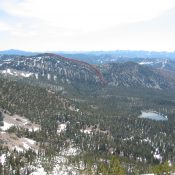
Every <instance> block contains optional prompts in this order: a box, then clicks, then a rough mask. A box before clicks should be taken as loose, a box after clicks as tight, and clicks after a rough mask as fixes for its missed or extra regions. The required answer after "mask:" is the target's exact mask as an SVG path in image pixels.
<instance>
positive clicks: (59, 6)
mask: <svg viewBox="0 0 175 175" xmlns="http://www.w3.org/2000/svg"><path fill="white" fill-rule="evenodd" d="M173 4H174V1H173V0H64V1H63V0H23V1H21V2H19V3H16V2H15V3H14V0H9V1H4V5H3V6H4V7H5V10H6V12H8V13H10V14H11V15H17V16H23V17H30V18H35V19H40V20H42V21H45V22H46V23H48V24H49V25H51V26H53V27H54V26H55V27H63V28H67V29H74V30H78V31H94V30H99V29H101V28H105V27H111V26H113V25H117V24H121V23H132V22H139V21H143V20H150V19H152V18H155V17H157V16H159V15H160V14H161V13H162V12H164V11H165V10H168V9H169V8H171V7H172V5H173Z"/></svg>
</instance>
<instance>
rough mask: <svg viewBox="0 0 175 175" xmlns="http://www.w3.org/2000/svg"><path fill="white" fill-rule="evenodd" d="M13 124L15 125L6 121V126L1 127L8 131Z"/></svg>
mask: <svg viewBox="0 0 175 175" xmlns="http://www.w3.org/2000/svg"><path fill="white" fill-rule="evenodd" d="M12 126H13V124H11V123H7V122H5V121H4V126H1V127H0V129H1V130H2V131H6V130H8V129H9V128H10V127H12Z"/></svg>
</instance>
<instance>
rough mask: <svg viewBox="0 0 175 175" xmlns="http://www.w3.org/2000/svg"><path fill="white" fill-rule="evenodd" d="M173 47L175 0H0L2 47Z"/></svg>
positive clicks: (0, 38)
mask: <svg viewBox="0 0 175 175" xmlns="http://www.w3.org/2000/svg"><path fill="white" fill-rule="evenodd" d="M8 49H19V50H26V51H95V50H148V51H175V0H0V50H8Z"/></svg>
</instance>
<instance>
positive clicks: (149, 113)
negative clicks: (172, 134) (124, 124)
mask: <svg viewBox="0 0 175 175" xmlns="http://www.w3.org/2000/svg"><path fill="white" fill-rule="evenodd" d="M139 118H147V119H151V120H156V121H167V120H168V118H167V116H165V115H163V114H160V113H158V112H154V111H142V114H141V115H140V116H139Z"/></svg>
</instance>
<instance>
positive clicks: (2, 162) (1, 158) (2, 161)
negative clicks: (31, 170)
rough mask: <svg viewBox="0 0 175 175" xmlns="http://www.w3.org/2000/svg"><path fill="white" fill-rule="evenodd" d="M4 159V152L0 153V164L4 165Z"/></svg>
mask: <svg viewBox="0 0 175 175" xmlns="http://www.w3.org/2000/svg"><path fill="white" fill-rule="evenodd" d="M5 159H6V155H5V154H2V155H1V156H0V163H1V164H2V165H4V163H5Z"/></svg>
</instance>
